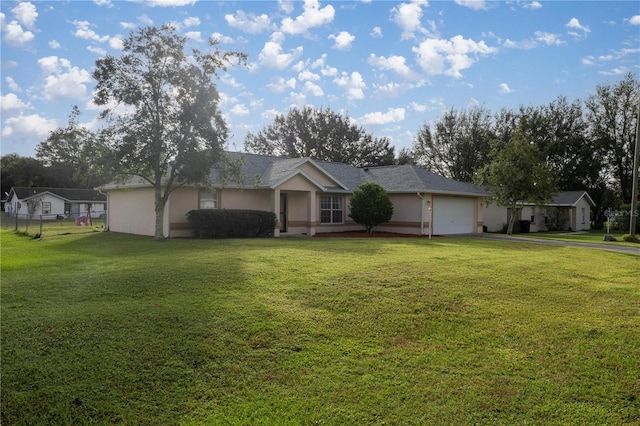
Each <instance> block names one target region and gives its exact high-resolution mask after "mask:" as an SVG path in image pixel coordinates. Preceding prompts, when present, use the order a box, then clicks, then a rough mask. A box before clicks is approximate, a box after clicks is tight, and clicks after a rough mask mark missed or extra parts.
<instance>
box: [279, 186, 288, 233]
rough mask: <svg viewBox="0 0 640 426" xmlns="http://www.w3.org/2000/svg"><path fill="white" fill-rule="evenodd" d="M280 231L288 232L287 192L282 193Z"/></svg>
mask: <svg viewBox="0 0 640 426" xmlns="http://www.w3.org/2000/svg"><path fill="white" fill-rule="evenodd" d="M280 232H287V194H280Z"/></svg>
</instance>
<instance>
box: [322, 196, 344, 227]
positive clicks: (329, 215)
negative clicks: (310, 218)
mask: <svg viewBox="0 0 640 426" xmlns="http://www.w3.org/2000/svg"><path fill="white" fill-rule="evenodd" d="M342 204H343V197H321V198H320V223H342Z"/></svg>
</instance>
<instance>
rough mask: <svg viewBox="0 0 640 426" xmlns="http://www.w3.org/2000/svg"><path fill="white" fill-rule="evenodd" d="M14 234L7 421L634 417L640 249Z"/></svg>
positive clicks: (639, 376) (637, 412) (6, 249)
mask: <svg viewBox="0 0 640 426" xmlns="http://www.w3.org/2000/svg"><path fill="white" fill-rule="evenodd" d="M0 236H1V238H2V241H1V254H2V267H1V272H2V275H1V278H2V288H1V292H2V293H1V296H2V299H1V319H2V322H1V336H2V341H1V344H2V345H1V355H2V364H1V369H2V370H1V377H2V388H1V396H2V407H1V408H2V417H1V419H0V420H1V424H2V425H20V424H24V425H27V424H29V425H32V424H47V425H51V424H56V425H58V424H74V425H85V424H186V425H200V424H202V425H215V424H225V425H227V424H229V425H248V424H277V425H313V424H328V425H362V424H376V425H377V424H393V425H403V424H406V425H411V424H413V425H417V424H420V425H422V424H425V425H431V424H451V425H462V424H483V425H484V424H504V425H524V424H527V425H532V424H534V425H535V424H540V425H547V424H563V425H585V424H589V425H594V424H595V425H597V424H601V425H623V424H640V280H639V279H638V277H640V256H631V255H625V254H619V253H611V252H604V251H597V250H592V249H579V248H564V247H555V246H544V245H538V244H527V243H522V242H512V241H493V240H485V239H476V238H434V239H432V240H428V239H420V238H406V239H333V238H326V239H325V238H318V239H315V238H311V239H309V238H280V239H277V238H272V239H235V240H191V239H172V240H167V241H164V242H160V243H157V242H153V241H152V240H151V239H150V238H143V237H135V236H126V235H119V234H114V233H89V234H76V235H59V236H54V237H49V238H47V237H46V236H45V238H43V239H42V240H36V239H31V238H28V237H19V236H16V235H15V234H14V233H13V232H12V231H6V230H3V231H1V233H0Z"/></svg>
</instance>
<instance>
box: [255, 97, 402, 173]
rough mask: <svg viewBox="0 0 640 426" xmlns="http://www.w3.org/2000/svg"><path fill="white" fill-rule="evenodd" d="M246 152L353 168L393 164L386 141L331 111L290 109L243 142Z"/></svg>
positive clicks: (391, 149) (391, 150)
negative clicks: (303, 158)
mask: <svg viewBox="0 0 640 426" xmlns="http://www.w3.org/2000/svg"><path fill="white" fill-rule="evenodd" d="M244 145H245V149H246V150H247V151H249V152H254V153H256V154H263V155H276V156H282V157H294V158H295V157H310V158H313V159H316V160H322V161H333V162H340V163H347V164H351V165H353V166H356V167H364V166H381V165H389V164H393V161H394V157H393V146H391V145H390V141H389V139H388V138H384V137H383V138H374V137H373V136H372V135H370V134H368V133H366V132H365V130H364V129H363V128H362V127H358V126H357V125H355V124H351V121H350V119H349V118H348V117H345V116H343V115H340V114H338V113H336V112H334V111H332V110H331V109H329V108H327V109H315V108H311V107H305V108H302V109H298V108H292V109H290V110H289V112H288V113H287V115H284V114H278V115H276V116H275V118H274V120H273V123H272V124H270V125H268V126H266V127H265V128H264V129H263V130H261V131H259V132H258V133H257V134H253V133H251V132H249V133H248V134H247V136H246V138H245V142H244Z"/></svg>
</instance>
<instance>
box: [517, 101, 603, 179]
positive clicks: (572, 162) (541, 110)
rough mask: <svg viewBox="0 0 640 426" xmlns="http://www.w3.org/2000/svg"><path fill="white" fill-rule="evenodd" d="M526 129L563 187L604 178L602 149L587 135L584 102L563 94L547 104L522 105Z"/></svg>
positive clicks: (521, 112)
mask: <svg viewBox="0 0 640 426" xmlns="http://www.w3.org/2000/svg"><path fill="white" fill-rule="evenodd" d="M520 116H521V117H523V118H525V121H526V123H527V128H526V129H525V131H526V132H527V134H528V135H529V136H530V137H531V139H532V140H533V141H535V144H536V146H537V147H538V150H539V151H540V154H541V157H542V158H543V159H544V161H546V162H547V164H548V165H549V166H550V167H551V168H552V169H553V171H554V172H555V174H556V175H557V176H558V187H559V189H561V190H575V189H587V190H588V189H590V188H594V187H596V186H598V184H599V183H600V181H601V178H600V171H601V169H602V168H603V166H604V164H603V160H604V159H603V151H602V149H601V148H600V147H599V146H598V144H596V143H594V141H593V140H591V139H589V138H588V137H587V131H586V130H587V123H586V122H585V119H584V113H583V110H582V102H581V101H580V100H575V101H573V102H569V101H568V100H567V98H565V97H563V96H560V97H558V98H557V99H555V100H554V101H553V102H551V103H549V104H548V105H543V106H541V107H538V108H532V107H529V108H521V109H520Z"/></svg>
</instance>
